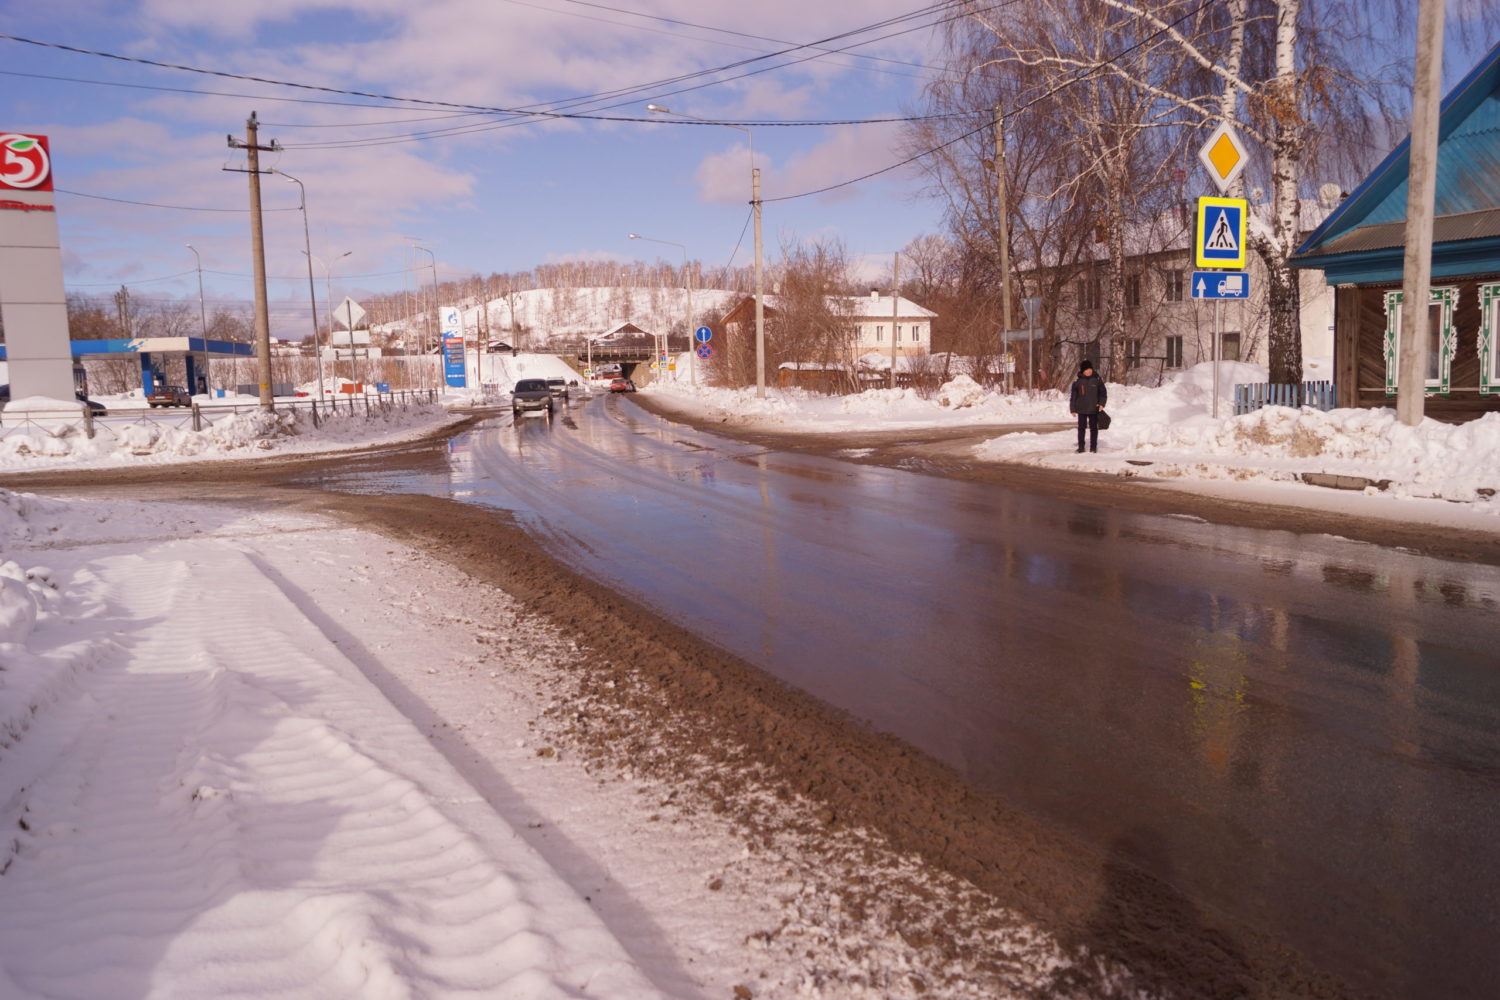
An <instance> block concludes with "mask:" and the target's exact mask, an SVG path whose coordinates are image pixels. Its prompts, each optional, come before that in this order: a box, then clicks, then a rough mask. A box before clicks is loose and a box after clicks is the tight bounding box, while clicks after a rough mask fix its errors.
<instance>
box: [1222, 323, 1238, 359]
mask: <svg viewBox="0 0 1500 1000" xmlns="http://www.w3.org/2000/svg"><path fill="white" fill-rule="evenodd" d="M1239 359H1240V334H1239V331H1238V330H1236V331H1233V332H1226V333H1221V334H1219V360H1220V361H1238V360H1239Z"/></svg>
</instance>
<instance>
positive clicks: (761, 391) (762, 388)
mask: <svg viewBox="0 0 1500 1000" xmlns="http://www.w3.org/2000/svg"><path fill="white" fill-rule="evenodd" d="M646 110H647V111H650V112H653V113H655V114H658V115H673V116H674V117H677V118H688V119H691V120H693V121H695V122H703V123H704V124H706V125H722V126H724V127H725V128H737V129H739V130H740V131H741V132H743V133H745V135H746V136H748V137H749V141H750V207H751V209H752V211H753V213H754V215H755V395H756V396H757V397H758V398H760V399H764V398H765V397H766V314H765V304H764V302H763V300H762V296H761V249H760V248H761V241H760V168H759V167H757V166H756V165H755V133H754V132H751V131H750V128H749V126H746V125H732V124H730V123H729V122H718V121H714V120H713V119H712V118H699V117H698V116H697V115H689V114H684V113H682V112H681V111H673V110H672V109H671V108H664V107H662V106H661V105H660V104H648V105H646Z"/></svg>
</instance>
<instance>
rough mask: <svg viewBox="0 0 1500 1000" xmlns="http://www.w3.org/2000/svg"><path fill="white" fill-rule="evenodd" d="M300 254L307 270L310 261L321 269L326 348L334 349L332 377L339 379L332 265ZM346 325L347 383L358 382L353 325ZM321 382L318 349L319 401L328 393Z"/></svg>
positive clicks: (336, 261)
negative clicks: (334, 329)
mask: <svg viewBox="0 0 1500 1000" xmlns="http://www.w3.org/2000/svg"><path fill="white" fill-rule="evenodd" d="M302 252H303V253H304V254H307V259H308V261H309V264H308V267H309V268H311V267H312V264H311V261H317V262H318V266H319V267H321V268H322V269H323V290H324V291H325V292H327V295H328V346H329V347H333V348H334V354H333V356H334V361H335V363H334V366H333V377H334V378H338V377H339V366H338V364H337V360H338V348H337V347H335V346H334V339H333V319H334V312H333V265H332V264H325V263H324V262H323V258H322V257H319V256H318V255H317V254H312V253H308V252H307V251H306V250H304V251H302ZM353 252H354V251H353V250H345V251H344V252H343V253H341V254H339V255H338V256H337V257H335V258H333V263H334V264H337V263H338V262H339V261H341V260H343V259H344V258H345V257H347V256H349V255H350V254H352V253H353ZM346 325H347V326H348V327H349V381H351V382H358V381H359V374H358V373H357V372H356V371H355V370H354V324H353V323H352V322H351V323H348V324H346ZM322 381H323V351H322V349H321V347H320V348H319V350H318V382H319V385H318V398H319V399H322V398H323V395H324V393H326V392H327V391H328V386H326V385H323V384H322Z"/></svg>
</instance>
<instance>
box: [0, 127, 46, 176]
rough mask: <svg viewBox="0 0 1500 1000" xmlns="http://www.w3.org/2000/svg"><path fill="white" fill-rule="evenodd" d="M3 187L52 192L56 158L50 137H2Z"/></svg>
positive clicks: (0, 165) (15, 135)
mask: <svg viewBox="0 0 1500 1000" xmlns="http://www.w3.org/2000/svg"><path fill="white" fill-rule="evenodd" d="M0 187H5V188H18V189H20V190H22V191H51V190H52V158H51V157H49V156H48V155H47V137H46V136H42V135H20V134H19V133H16V132H7V133H5V134H4V135H0Z"/></svg>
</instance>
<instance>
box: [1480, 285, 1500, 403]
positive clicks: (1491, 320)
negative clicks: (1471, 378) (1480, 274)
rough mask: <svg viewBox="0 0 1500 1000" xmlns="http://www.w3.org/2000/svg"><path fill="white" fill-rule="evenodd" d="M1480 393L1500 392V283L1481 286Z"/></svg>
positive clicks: (1483, 394)
mask: <svg viewBox="0 0 1500 1000" xmlns="http://www.w3.org/2000/svg"><path fill="white" fill-rule="evenodd" d="M1479 306H1480V320H1479V394H1480V395H1481V396H1489V395H1496V394H1500V284H1495V285H1480V286H1479Z"/></svg>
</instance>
